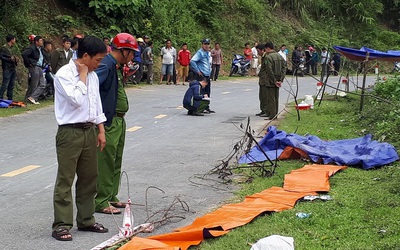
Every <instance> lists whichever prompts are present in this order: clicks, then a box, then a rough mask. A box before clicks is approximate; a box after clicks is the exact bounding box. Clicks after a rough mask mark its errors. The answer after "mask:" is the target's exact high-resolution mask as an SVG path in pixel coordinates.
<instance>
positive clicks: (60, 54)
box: [51, 37, 73, 74]
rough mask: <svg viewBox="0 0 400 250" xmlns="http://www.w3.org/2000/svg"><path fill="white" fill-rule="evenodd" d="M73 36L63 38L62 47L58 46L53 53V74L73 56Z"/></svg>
mask: <svg viewBox="0 0 400 250" xmlns="http://www.w3.org/2000/svg"><path fill="white" fill-rule="evenodd" d="M71 42H72V39H71V38H68V37H66V38H63V41H62V45H63V47H62V48H58V49H56V50H54V51H53V52H52V53H51V69H52V71H53V74H56V73H57V71H58V70H59V69H60V68H61V67H62V66H64V65H66V64H68V63H69V60H71V58H72V56H73V52H72V50H71Z"/></svg>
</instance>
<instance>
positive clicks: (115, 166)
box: [78, 33, 139, 214]
mask: <svg viewBox="0 0 400 250" xmlns="http://www.w3.org/2000/svg"><path fill="white" fill-rule="evenodd" d="M112 47H113V49H112V51H111V52H110V53H109V54H107V55H106V56H105V57H104V59H103V60H102V61H101V63H100V65H99V67H98V68H97V70H96V74H97V76H98V78H99V84H100V97H101V102H102V105H103V112H104V114H105V116H106V118H107V120H106V121H105V122H104V130H105V136H106V145H105V147H104V150H103V151H98V154H97V159H98V173H99V175H98V177H97V195H96V198H95V205H96V208H95V209H96V212H99V213H105V214H120V213H121V210H119V209H118V208H123V207H125V204H123V203H121V202H119V199H118V198H117V195H118V189H119V186H120V180H121V169H122V155H123V151H124V145H125V132H126V123H125V119H124V116H125V113H126V112H128V109H129V104H128V97H127V95H126V92H125V89H124V86H123V83H122V82H121V81H118V74H117V65H121V64H126V63H128V62H129V61H131V60H132V59H133V56H134V53H135V51H139V46H138V43H137V41H136V38H135V37H133V36H132V35H131V34H128V33H119V34H117V35H116V36H115V37H114V38H113V40H112ZM78 52H79V50H78ZM118 68H120V67H118Z"/></svg>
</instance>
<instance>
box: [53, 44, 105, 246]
mask: <svg viewBox="0 0 400 250" xmlns="http://www.w3.org/2000/svg"><path fill="white" fill-rule="evenodd" d="M106 53H107V48H106V46H105V45H104V43H103V41H102V40H100V39H99V38H95V37H91V36H88V37H85V38H83V39H82V41H81V42H80V44H79V50H78V55H77V56H78V58H77V59H76V60H70V61H69V63H68V64H67V65H65V66H63V67H61V68H60V69H59V70H58V72H57V74H56V75H55V78H54V87H55V98H54V110H55V116H56V120H57V123H58V130H57V135H56V151H57V161H58V170H57V178H56V183H55V186H54V201H53V204H54V221H53V226H52V229H53V232H52V236H53V237H54V238H55V239H56V240H60V241H71V240H72V235H71V233H70V230H71V228H72V226H73V215H74V213H73V207H74V204H73V199H72V189H71V187H72V185H73V183H74V179H75V175H76V176H77V179H76V184H75V187H76V189H75V203H76V207H77V215H76V223H77V226H78V230H79V231H90V232H96V233H106V232H108V229H107V228H105V227H104V226H103V225H102V224H100V223H97V222H96V220H95V218H94V216H93V214H94V212H95V205H94V204H95V203H94V197H95V195H96V193H97V190H96V179H97V148H98V147H99V149H100V150H103V148H104V147H105V145H106V136H105V131H104V126H103V122H105V121H106V117H105V115H104V113H103V108H102V105H101V99H100V94H99V79H98V77H97V75H96V73H95V72H94V70H95V69H96V68H97V67H98V66H99V64H100V62H101V60H102V59H103V58H104V56H105V55H106ZM96 127H97V128H96Z"/></svg>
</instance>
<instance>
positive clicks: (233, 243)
mask: <svg viewBox="0 0 400 250" xmlns="http://www.w3.org/2000/svg"><path fill="white" fill-rule="evenodd" d="M369 94H370V95H374V96H375V95H376V97H367V98H366V102H365V105H364V108H363V111H362V112H361V113H360V112H359V107H360V97H359V96H357V95H347V96H346V97H338V98H333V97H332V96H330V97H329V96H326V99H325V100H323V101H322V103H321V106H319V107H318V105H316V106H315V108H314V109H313V110H304V111H300V120H298V116H297V114H296V112H295V110H294V109H293V108H292V110H291V112H290V113H288V114H287V115H286V116H285V118H284V119H282V120H281V121H279V124H278V129H280V130H285V131H286V132H295V131H296V133H297V134H300V135H305V134H312V135H316V136H318V137H320V138H321V139H325V140H338V139H350V138H355V137H360V136H363V135H365V134H368V133H370V134H372V135H373V139H376V140H380V141H386V142H389V143H391V144H392V145H394V146H395V147H396V148H399V146H400V144H399V124H398V123H399V121H400V119H399V118H400V117H399V116H398V109H399V107H400V102H399V100H398V99H399V94H400V79H399V78H398V77H396V76H395V77H393V78H389V79H387V80H386V81H382V82H379V83H378V84H377V85H376V87H375V88H374V90H373V91H371V92H369ZM378 98H379V99H378ZM383 100H385V101H383ZM305 164H308V162H304V161H300V160H291V161H280V162H279V167H278V168H277V170H276V173H275V175H274V176H273V177H270V178H261V177H259V176H255V175H252V172H245V174H249V175H252V177H253V178H254V179H253V181H252V182H251V183H249V184H242V188H241V189H240V191H238V193H237V196H238V199H239V200H242V199H243V198H244V197H245V196H246V195H251V194H254V193H257V192H261V191H262V190H264V189H267V188H269V187H271V186H280V187H281V186H282V185H283V178H284V175H285V174H287V173H290V171H291V170H293V169H297V168H301V167H303V166H304V165H305ZM399 180H400V163H399V162H395V163H393V164H391V165H388V166H383V167H380V168H376V169H372V170H368V171H366V170H362V169H361V168H357V167H349V168H348V169H346V170H344V171H342V172H339V173H337V174H335V175H334V176H332V177H331V178H330V184H331V191H330V192H329V193H328V194H329V195H330V196H331V197H332V198H333V200H331V201H320V200H317V201H312V202H310V201H307V202H303V201H302V202H299V203H298V204H297V205H296V206H295V207H294V208H293V209H291V210H286V211H283V212H279V213H271V214H264V215H262V216H259V217H257V218H256V219H255V220H254V221H252V222H251V223H249V224H247V225H245V226H243V227H239V228H236V229H233V230H232V231H231V232H229V233H228V234H226V235H224V236H222V237H219V238H216V239H212V240H206V241H204V242H203V243H202V244H201V245H200V246H198V247H192V248H191V249H201V250H207V249H220V250H221V249H227V250H228V249H250V245H249V244H251V243H255V242H257V241H258V240H259V239H261V238H264V237H267V236H270V235H273V234H278V235H283V236H290V237H293V238H294V240H295V247H296V249H302V250H304V249H310V250H316V249H343V250H345V249H346V250H347V249H363V250H376V249H385V250H388V249H393V250H394V249H399V248H400V221H399V220H398V218H399V217H400V183H399ZM297 212H305V213H311V216H310V217H309V218H303V219H300V218H298V217H296V213H297Z"/></svg>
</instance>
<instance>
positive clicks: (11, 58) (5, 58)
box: [0, 35, 18, 100]
mask: <svg viewBox="0 0 400 250" xmlns="http://www.w3.org/2000/svg"><path fill="white" fill-rule="evenodd" d="M6 41H7V43H6V44H4V46H3V47H1V49H0V59H1V61H2V68H3V83H2V84H1V88H0V99H3V96H4V92H5V91H6V89H7V99H8V100H12V99H13V92H14V85H15V77H16V66H17V63H18V57H16V56H15V55H14V53H13V46H14V44H15V42H16V40H15V36H14V35H7V37H6Z"/></svg>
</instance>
